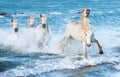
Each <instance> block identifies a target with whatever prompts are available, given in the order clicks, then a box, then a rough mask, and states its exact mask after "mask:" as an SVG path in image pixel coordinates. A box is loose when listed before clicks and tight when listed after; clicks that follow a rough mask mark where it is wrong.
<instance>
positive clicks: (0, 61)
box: [0, 0, 120, 77]
mask: <svg viewBox="0 0 120 77" xmlns="http://www.w3.org/2000/svg"><path fill="white" fill-rule="evenodd" d="M81 8H90V9H91V14H90V23H91V25H93V26H94V32H95V37H96V38H97V39H98V40H99V41H100V43H101V44H102V46H103V50H104V54H103V55H99V54H98V48H97V46H96V45H95V44H93V45H92V47H90V48H88V55H89V56H88V57H89V59H90V61H91V62H93V63H94V64H95V66H89V65H88V64H87V63H86V60H84V59H83V50H82V45H81V43H78V42H76V41H72V43H71V44H70V45H69V44H68V46H66V48H65V51H66V52H64V53H62V54H58V53H59V52H58V51H57V50H56V49H55V48H56V44H57V43H58V42H59V41H60V40H61V39H62V38H63V36H64V31H65V27H66V24H67V23H69V22H70V21H73V20H75V21H79V20H80V16H81V15H80V14H77V12H79V11H80V9H81ZM0 12H6V13H8V14H11V15H10V16H0V77H16V76H24V77H119V76H120V43H119V41H120V15H119V14H120V1H119V0H84V1H83V0H63V1H61V0H46V1H44V0H37V1H35V0H14V1H13V0H9V1H8V0H0ZM40 13H45V14H47V15H48V23H49V26H50V28H51V33H50V36H51V38H48V39H49V43H45V46H44V47H43V48H42V49H41V48H37V46H36V41H35V38H34V33H33V31H32V30H29V29H28V28H27V19H28V16H31V15H32V16H35V18H36V24H37V25H39V24H40V19H39V14H40ZM11 19H17V20H18V21H19V33H18V34H17V35H15V34H14V33H13V31H12V29H11V26H10V20H11ZM56 53H57V54H56Z"/></svg>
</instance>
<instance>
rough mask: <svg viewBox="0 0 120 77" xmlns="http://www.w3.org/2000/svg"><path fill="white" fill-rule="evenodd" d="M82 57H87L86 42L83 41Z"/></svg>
mask: <svg viewBox="0 0 120 77" xmlns="http://www.w3.org/2000/svg"><path fill="white" fill-rule="evenodd" d="M83 50H84V57H85V58H86V59H87V50H86V43H85V42H84V41H83Z"/></svg>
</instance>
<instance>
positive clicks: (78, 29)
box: [59, 9, 103, 59]
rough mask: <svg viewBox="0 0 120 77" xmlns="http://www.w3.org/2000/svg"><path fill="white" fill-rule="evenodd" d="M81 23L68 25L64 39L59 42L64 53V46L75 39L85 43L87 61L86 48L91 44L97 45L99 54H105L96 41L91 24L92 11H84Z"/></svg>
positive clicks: (85, 51) (85, 53)
mask: <svg viewBox="0 0 120 77" xmlns="http://www.w3.org/2000/svg"><path fill="white" fill-rule="evenodd" d="M80 13H82V17H81V22H76V21H72V22H70V23H69V24H67V27H66V30H65V36H64V38H63V39H62V40H61V41H60V42H59V47H60V48H61V49H62V51H64V46H65V44H66V42H67V41H68V39H69V38H70V37H72V38H73V39H75V40H77V41H79V42H82V43H83V49H84V57H85V58H86V59H87V50H86V46H88V47H90V46H91V43H96V44H97V45H98V48H99V53H100V54H103V50H102V46H101V45H100V44H99V41H98V40H97V39H95V37H94V33H93V30H92V29H93V27H92V26H91V25H90V24H89V15H90V9H82V10H81V12H80Z"/></svg>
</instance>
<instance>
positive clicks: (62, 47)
mask: <svg viewBox="0 0 120 77" xmlns="http://www.w3.org/2000/svg"><path fill="white" fill-rule="evenodd" d="M69 37H70V34H69V33H68V32H66V33H65V37H64V38H63V39H62V40H61V41H60V42H59V44H58V47H59V49H61V50H62V51H64V47H65V44H66V42H67V41H68V39H69Z"/></svg>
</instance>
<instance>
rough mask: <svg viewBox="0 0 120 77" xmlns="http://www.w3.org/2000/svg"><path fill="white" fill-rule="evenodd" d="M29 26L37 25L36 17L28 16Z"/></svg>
mask: <svg viewBox="0 0 120 77" xmlns="http://www.w3.org/2000/svg"><path fill="white" fill-rule="evenodd" d="M28 27H29V28H31V27H35V17H33V16H30V17H29V18H28Z"/></svg>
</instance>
